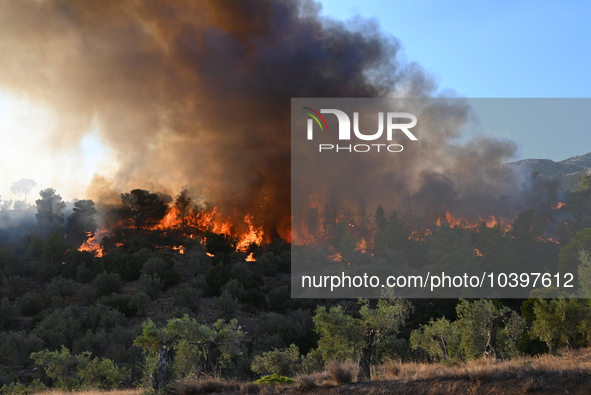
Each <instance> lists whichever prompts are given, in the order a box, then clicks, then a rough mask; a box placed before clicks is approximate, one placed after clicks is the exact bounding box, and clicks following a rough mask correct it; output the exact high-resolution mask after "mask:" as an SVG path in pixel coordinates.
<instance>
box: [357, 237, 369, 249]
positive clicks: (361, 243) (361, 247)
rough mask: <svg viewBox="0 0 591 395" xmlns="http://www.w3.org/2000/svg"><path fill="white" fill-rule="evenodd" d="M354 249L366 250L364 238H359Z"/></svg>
mask: <svg viewBox="0 0 591 395" xmlns="http://www.w3.org/2000/svg"><path fill="white" fill-rule="evenodd" d="M355 249H356V250H357V251H361V252H365V251H367V244H366V243H365V239H361V241H360V242H358V243H357V246H356V247H355Z"/></svg>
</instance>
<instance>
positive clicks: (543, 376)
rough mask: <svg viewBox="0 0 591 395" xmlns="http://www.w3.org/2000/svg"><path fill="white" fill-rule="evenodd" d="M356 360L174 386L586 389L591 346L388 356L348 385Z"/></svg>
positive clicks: (264, 394) (189, 389) (345, 394)
mask: <svg viewBox="0 0 591 395" xmlns="http://www.w3.org/2000/svg"><path fill="white" fill-rule="evenodd" d="M356 373H357V369H356V366H355V364H339V363H331V364H328V365H327V366H326V369H325V371H324V372H322V373H316V374H313V375H302V376H298V377H296V385H293V386H275V385H256V384H252V383H240V382H236V381H218V380H213V379H207V378H202V379H201V380H196V379H195V378H193V379H192V380H189V379H187V380H183V381H179V382H178V383H177V385H176V386H175V389H176V391H177V393H178V395H196V394H202V393H221V394H258V395H274V394H284V395H289V394H291V395H299V394H304V393H312V394H314V393H318V394H336V393H338V394H341V395H358V394H364V395H385V394H392V395H399V394H400V395H402V394H422V395H435V394H448V393H456V394H461V393H477V394H487V395H492V394H498V393H505V394H510V395H513V394H515V395H517V394H528V393H536V394H537V393H546V394H558V393H567V392H568V393H577V394H578V393H590V392H591V391H589V388H591V348H589V349H584V350H581V351H578V352H570V353H564V354H563V355H561V356H552V355H543V356H539V357H523V358H517V359H513V360H507V361H494V360H491V359H484V358H483V359H478V360H475V361H471V362H468V363H463V362H462V363H455V364H454V363H445V364H443V363H439V364H438V363H431V364H429V363H400V362H398V361H393V360H387V361H385V362H384V363H383V364H382V365H381V366H379V367H377V368H376V369H375V371H374V374H373V380H372V381H371V382H367V383H352V382H353V381H354V377H356ZM141 393H142V390H141V389H136V390H125V391H110V392H100V391H84V392H77V393H64V392H58V391H54V392H45V393H43V395H140V394H141Z"/></svg>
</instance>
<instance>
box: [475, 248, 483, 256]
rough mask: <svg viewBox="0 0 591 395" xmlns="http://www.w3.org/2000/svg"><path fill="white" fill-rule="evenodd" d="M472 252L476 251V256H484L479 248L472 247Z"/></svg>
mask: <svg viewBox="0 0 591 395" xmlns="http://www.w3.org/2000/svg"><path fill="white" fill-rule="evenodd" d="M474 252H475V253H476V255H478V256H484V255H482V252H480V250H479V249H478V248H475V249H474Z"/></svg>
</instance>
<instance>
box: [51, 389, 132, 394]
mask: <svg viewBox="0 0 591 395" xmlns="http://www.w3.org/2000/svg"><path fill="white" fill-rule="evenodd" d="M143 393H144V390H143V389H142V388H134V389H127V390H111V391H99V390H88V391H75V392H69V391H57V390H51V391H45V392H41V393H40V394H41V395H106V394H108V395H141V394H143Z"/></svg>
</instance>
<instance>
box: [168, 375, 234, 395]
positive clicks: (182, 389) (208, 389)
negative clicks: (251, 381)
mask: <svg viewBox="0 0 591 395" xmlns="http://www.w3.org/2000/svg"><path fill="white" fill-rule="evenodd" d="M239 388H240V383H236V382H226V381H220V380H215V379H203V380H196V379H195V378H186V379H183V380H179V381H177V382H176V383H175V384H174V391H175V392H176V393H177V394H178V395H197V394H212V393H221V392H228V391H236V390H238V389H239Z"/></svg>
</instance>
